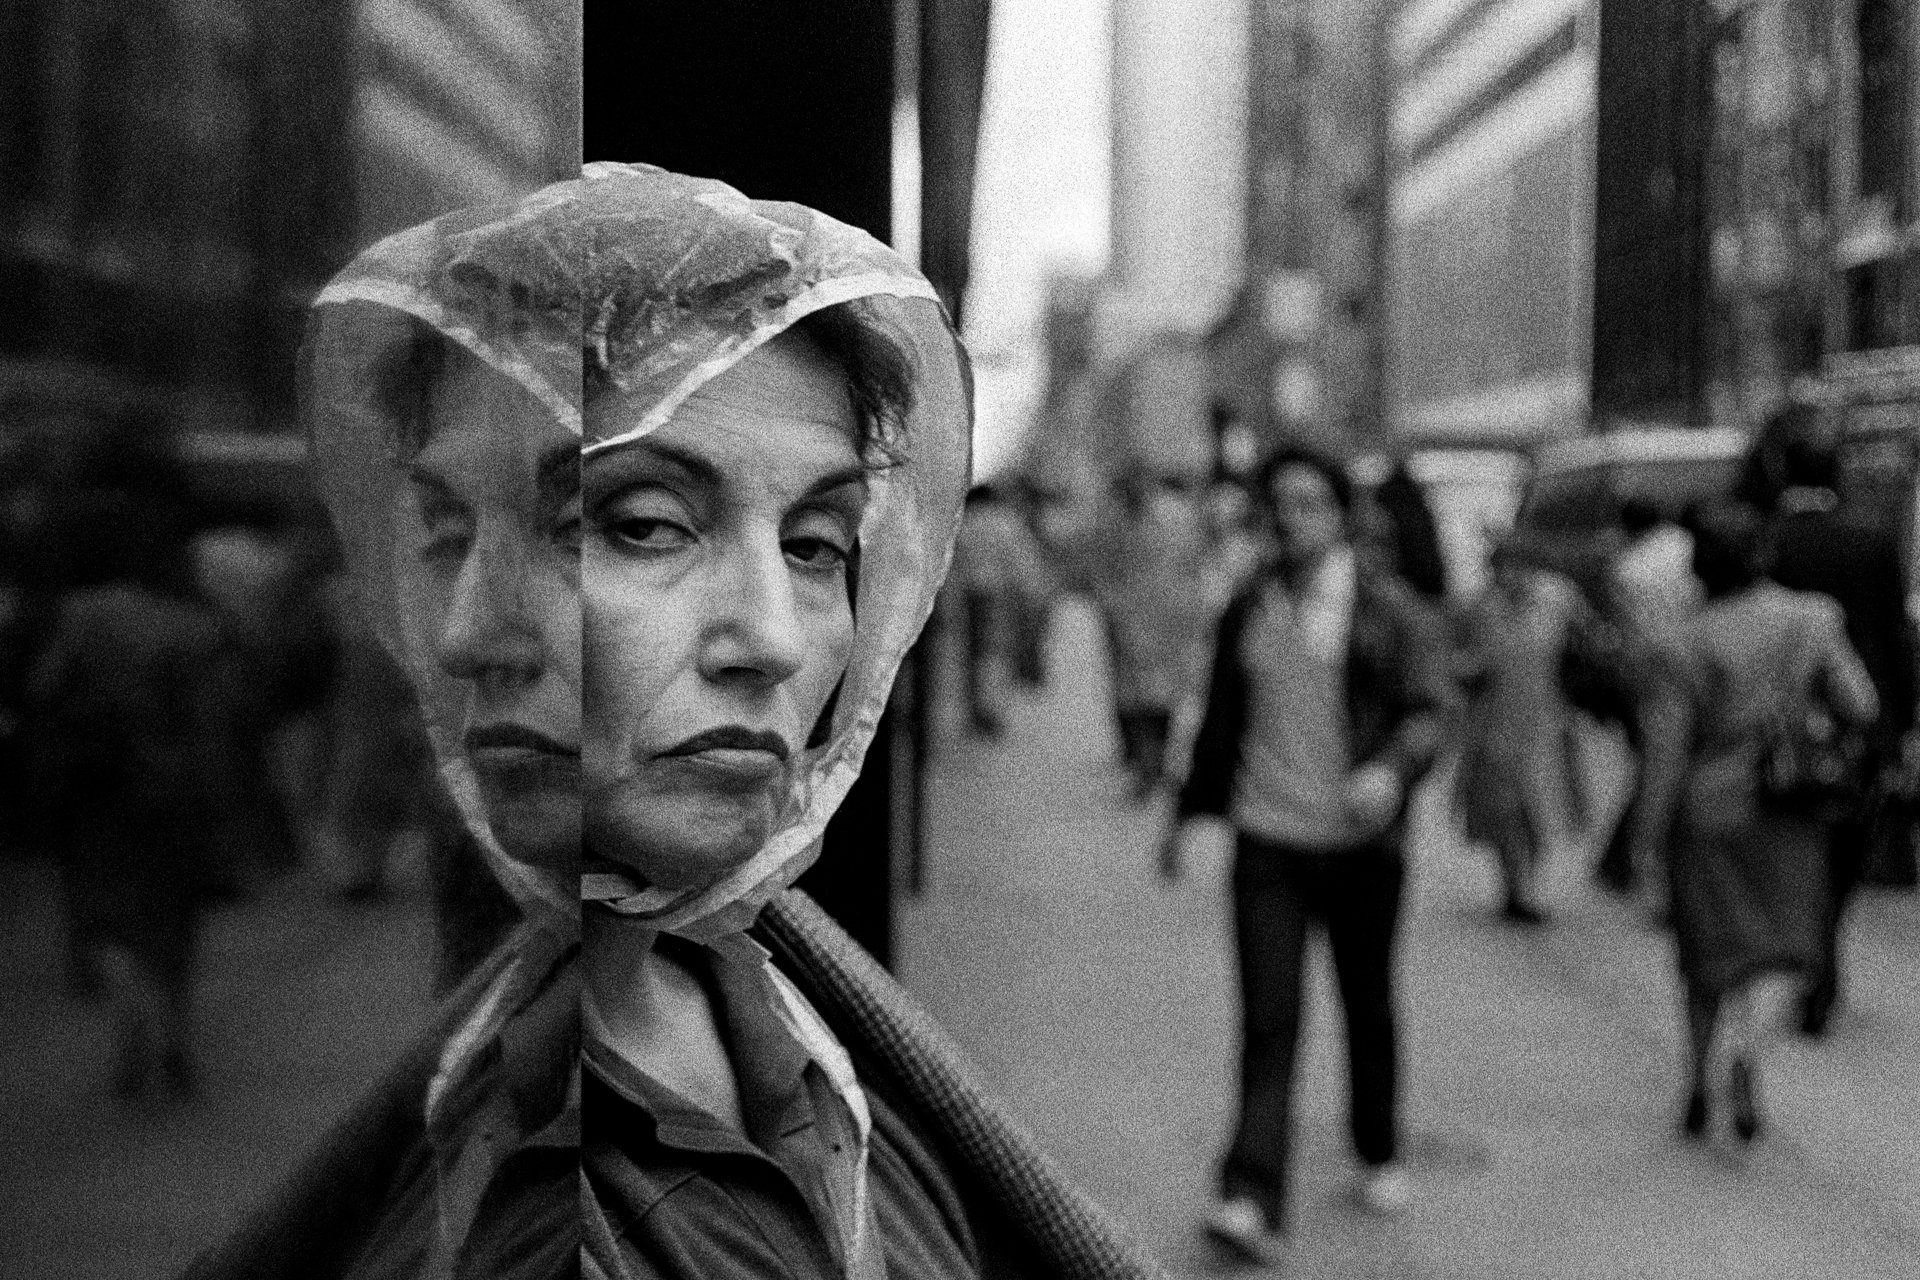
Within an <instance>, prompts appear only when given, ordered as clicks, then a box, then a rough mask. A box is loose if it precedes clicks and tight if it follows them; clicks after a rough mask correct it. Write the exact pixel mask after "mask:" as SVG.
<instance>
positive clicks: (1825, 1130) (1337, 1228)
mask: <svg viewBox="0 0 1920 1280" xmlns="http://www.w3.org/2000/svg"><path fill="white" fill-rule="evenodd" d="M1062 621H1063V625H1062V627H1061V628H1060V629H1059V630H1058V631H1057V633H1056V636H1055V652H1054V655H1053V656H1054V663H1053V667H1052V670H1053V671H1054V672H1055V673H1056V675H1057V679H1056V683H1055V685H1054V687H1053V688H1052V689H1050V690H1048V691H1047V692H1046V693H1045V694H1044V695H1043V696H1042V697H1041V698H1040V699H1038V700H1035V701H1031V702H1028V703H1026V704H1024V705H1020V706H1018V707H1017V708H1016V710H1015V714H1014V715H1013V716H1012V717H1011V718H1010V722H1009V733H1008V737H1007V738H1006V739H1005V740H1004V741H1003V742H1000V743H992V744H988V743H982V742H977V741H970V740H966V739H962V738H957V737H953V736H946V737H943V738H942V739H941V740H940V743H939V747H938V751H939V755H938V756H937V758H936V763H935V768H934V779H933V786H932V794H931V802H930V803H931V811H930V826H931V837H930V840H929V848H928V892H927V894H926V896H925V897H923V898H921V899H919V900H916V901H911V902H908V903H907V904H905V906H904V908H903V910H902V915H901V920H900V928H899V936H900V939H901V958H900V964H901V970H902V974H903V976H904V977H905V979H906V981H907V982H908V984H909V985H910V986H911V987H913V988H914V989H916V990H917V991H918V992H920V993H921V994H922V995H923V996H924V998H925V999H926V1000H927V1002H928V1003H929V1005H930V1006H931V1007H932V1009H933V1011H934V1012H935V1014H936V1016H938V1017H940V1018H941V1019H942V1020H943V1021H944V1022H945V1023H946V1025H947V1026H948V1027H949V1028H950V1029H952V1031H953V1032H954V1034H955V1036H956V1037H957V1038H958V1039H959V1040H960V1042H961V1043H962V1044H964V1045H965V1046H967V1047H968V1048H969V1050H970V1051H971V1052H972V1053H973V1054H974V1055H975V1056H976V1058H977V1059H978V1061H979V1062H980V1065H981V1066H982V1068H983V1070H984V1072H985V1073H986V1075H987V1076H988V1077H989V1078H990V1079H991V1080H992V1082H993V1083H994V1084H996V1085H997V1086H998V1087H999V1088H1000V1089H1001V1090H1002V1091H1003V1093H1004V1094H1005V1096H1006V1097H1007V1099H1008V1100H1009V1101H1010V1102H1011V1103H1012V1105H1013V1107H1014V1109H1015V1111H1016V1113H1018V1114H1020V1115H1022V1116H1024V1117H1025V1118H1027V1119H1028V1121H1029V1122H1030V1123H1031V1124H1032V1125H1033V1127H1034V1128H1035V1130H1036V1131H1037V1132H1038V1133H1039V1135H1040V1136H1041V1138H1042V1140H1043V1141H1044V1142H1045V1143H1046V1144H1047V1145H1048V1146H1049V1147H1050V1148H1051V1149H1052V1150H1053V1151H1054V1152H1055V1153H1056V1154H1057V1156H1058V1157H1059V1159H1060V1160H1061V1162H1062V1163H1063V1165H1064V1166H1065V1167H1066V1168H1067V1169H1068V1170H1069V1171H1070V1172H1071V1173H1072V1174H1073V1175H1074V1176H1075V1177H1077V1178H1078V1179H1079V1180H1080V1181H1081V1182H1082V1183H1083V1184H1084V1185H1085V1186H1087V1187H1088V1188H1089V1189H1090V1190H1091V1191H1092V1192H1093V1193H1094V1194H1095V1195H1096V1196H1097V1197H1098V1198H1099V1199H1100V1200H1102V1201H1103V1202H1104V1203H1105V1204H1107V1205H1108V1206H1109V1207H1111V1208H1112V1209H1114V1210H1115V1211H1116V1212H1118V1213H1119V1214H1120V1215H1121V1216H1122V1217H1123V1218H1124V1219H1125V1220H1127V1221H1128V1222H1129V1223H1130V1225H1131V1226H1132V1227H1133V1228H1134V1229H1135V1230H1136V1231H1137V1232H1138V1233H1139V1234H1140V1235H1141V1236H1142V1237H1143V1239H1144V1240H1145V1241H1146V1242H1147V1243H1148V1244H1149V1245H1150V1246H1151V1247H1152V1248H1153V1249H1154V1250H1155V1251H1157V1252H1158V1254H1159V1255H1160V1256H1161V1257H1162V1258H1163V1259H1164V1260H1165V1261H1166V1262H1167V1263H1168V1264H1169V1265H1171V1266H1172V1267H1173V1268H1174V1269H1175V1270H1176V1271H1177V1272H1179V1273H1180V1274H1183V1275H1205V1274H1214V1273H1216V1271H1217V1270H1218V1269H1219V1264H1218V1260H1217V1259H1216V1255H1215V1254H1214V1252H1213V1249H1212V1247H1211V1246H1210V1245H1208V1244H1207V1243H1206V1242H1205V1241H1204V1240H1203V1239H1202V1238H1201V1237H1200V1236H1199V1234H1198V1232H1197V1231H1196V1230H1195V1228H1194V1225H1193V1224H1194V1223H1195V1221H1196V1220H1197V1218H1198V1217H1199V1215H1200V1214H1201V1213H1202V1212H1203V1211H1204V1209H1205V1207H1206V1205H1207V1204H1208V1202H1209V1197H1210V1194H1211V1191H1212V1181H1213V1173H1214V1162H1215V1160H1216V1159H1217V1155H1218V1152H1219V1150H1220V1148H1221V1146H1222V1144H1223V1142H1224V1139H1225V1135H1226V1132H1227V1128H1228V1126H1229V1125H1230V1123H1231V1120H1232V1117H1231V1114H1230V1108H1231V1097H1232V1089H1233V1055H1234V1053H1235V1039H1234V1020H1235V1016H1236V1015H1235V1010H1234V1007H1233V999H1234V995H1233V988H1232V979H1231V973H1230V967H1229V966H1230V954H1229V951H1228V937H1227V917H1226V905H1227V898H1226V888H1225V884H1224V875H1225V870H1226V868H1225V863H1224V859H1223V858H1214V859H1211V860H1210V861H1209V862H1208V863H1207V864H1206V865H1201V866H1194V867H1191V868H1189V870H1188V874H1187V875H1186V877H1185V878H1184V879H1183V880H1181V881H1180V882H1178V883H1176V884H1172V885H1169V884H1166V883H1165V882H1163V881H1161V880H1159V879H1158V877H1157V876H1156V874H1155V870H1154V849H1155V847H1156V845H1157V841H1158V839H1159V834H1160V831H1161V829H1162V823H1164V821H1165V811H1164V808H1155V809H1152V810H1148V809H1135V808H1132V807H1130V806H1129V805H1128V804H1127V803H1126V801H1125V799H1124V798H1123V788H1122V785H1121V782H1120V780H1119V777H1118V774H1117V771H1115V770H1114V769H1113V768H1112V767H1111V766H1110V765H1109V764H1108V761H1109V760H1111V758H1112V733H1111V730H1110V729H1109V728H1108V726H1107V725H1106V723H1105V719H1104V715H1103V714H1102V712H1101V710H1100V707H1101V705H1102V703H1101V700H1100V699H1101V696H1102V695H1101V681H1102V680H1103V679H1104V674H1103V672H1102V670H1101V660H1100V658H1099V650H1098V646H1097V644H1096V642H1095V631H1094V627H1093V623H1092V619H1091V617H1090V616H1089V615H1088V614H1087V613H1086V612H1085V611H1084V609H1082V608H1080V607H1078V606H1075V607H1073V608H1071V609H1070V610H1068V611H1067V615H1066V616H1065V617H1064V618H1063V620H1062ZM1433 800H1434V797H1433V796H1428V797H1427V798H1426V801H1425V803H1426V804H1427V805H1428V807H1429V808H1431V807H1432V803H1433ZM1418 830H1419V834H1418V836H1417V838H1416V841H1415V847H1414V849H1413V851H1412V853H1413V875H1412V880H1411V890H1410V895H1409V901H1408V914H1407V925H1406V929H1405V933H1404V938H1403V943H1402V951H1401V956H1400V971H1401V975H1402V1004H1403V1009H1404V1011H1405V1027H1406V1040H1407V1044H1406V1050H1405V1052H1406V1058H1407V1063H1408V1068H1407V1083H1406V1089H1407V1094H1406V1113H1405V1114H1406V1126H1407V1131H1408V1159H1409V1164H1410V1166H1411V1169H1412V1171H1413V1173H1414V1176H1415V1178H1416V1181H1417V1183H1418V1187H1419V1196H1418V1199H1417V1200H1416V1202H1415V1203H1414V1204H1413V1205H1412V1206H1411V1207H1410V1208H1409V1209H1408V1211H1407V1212H1406V1213H1405V1214H1403V1215H1402V1216H1401V1217H1399V1218H1397V1219H1395V1220H1392V1221H1388V1222H1382V1221H1379V1220H1376V1219H1372V1218H1368V1217H1365V1216H1363V1215H1361V1214H1359V1213H1357V1212H1355V1211H1354V1210H1353V1209H1352V1208H1351V1207H1350V1206H1349V1204H1348V1203H1347V1201H1346V1195H1345V1193H1346V1185H1347V1183H1346V1179H1347V1177H1348V1174H1349V1170H1350V1165H1349V1163H1348V1158H1347V1156H1346V1154H1345V1133H1344V1129H1345V1126H1344V1119H1343V1115H1344V1090H1345V1084H1344V1078H1345V1072H1344V1068H1343V1067H1342V1065H1341V1062H1342V1059H1341V1040H1340V1036H1339V1031H1338V1006H1337V1004H1336V1003H1334V1002H1333V1001H1332V999H1331V987H1330V983H1329V982H1328V980H1327V976H1326V974H1325V973H1324V971H1322V972H1320V973H1318V974H1317V975H1316V980H1315V982H1314V983H1313V988H1312V994H1311V997H1310V1011H1309V1014H1308V1017H1309V1031H1308V1044H1307V1046H1306V1051H1305V1053H1304V1054H1303V1061H1302V1066H1301V1078H1300V1085H1299V1088H1300V1105H1299V1116H1300V1121H1299V1123H1300V1129H1299V1133H1298V1139H1297V1143H1296V1157H1295V1161H1296V1170H1297V1179H1296V1187H1295V1192H1294V1213H1295V1222H1294V1229H1295V1239H1296V1244H1295V1255H1294V1257H1293V1259H1292V1262H1291V1265H1290V1266H1289V1267H1288V1268H1287V1269H1286V1274H1287V1275H1289V1276H1292V1277H1300V1278H1302V1280H1305V1278H1307V1277H1371V1276H1381V1277H1387V1276H1392V1277H1449V1278H1453V1277H1458V1278H1459V1280H1495V1278H1499V1277H1512V1278H1513V1280H1548V1278H1551V1277H1616V1276H1619V1277H1664V1276H1685V1277H1693V1276H1701V1277H1729V1278H1731V1277H1754V1278H1755V1280H1760V1278H1763V1277H1764V1278H1766V1280H1774V1278H1776V1277H1795V1278H1796V1280H1797V1278H1799V1277H1831V1278H1832V1280H1842V1278H1843V1277H1844V1278H1846V1280H1873V1278H1878V1277H1887V1278H1889V1280H1891V1278H1893V1277H1902V1278H1909V1280H1910V1278H1911V1277H1913V1276H1915V1275H1916V1274H1920V1266H1917V1265H1916V1264H1915V1263H1914V1261H1913V1259H1915V1258H1920V1107H1916V1106H1915V1105H1914V1102H1913V1099H1914V1098H1915V1097H1916V1096H1920V901H1916V900H1915V899H1914V898H1913V897H1912V896H1907V897H1880V898H1874V899H1869V900H1868V901H1866V902H1864V903H1863V904H1862V909H1861V911H1860V912H1859V915H1858V917H1857V918H1856V921H1855V924H1854V928H1853V931H1852V935H1851V943H1852V954H1853V961H1854V968H1853V975H1854V1001H1853V1005H1852V1006H1851V1007H1850V1008H1849V1010H1848V1011H1847V1013H1846V1014H1845V1016H1844V1017H1843V1018H1841V1019H1840V1020H1838V1021H1837V1023H1836V1027H1835V1031H1834V1034H1833V1036H1832V1038H1831V1039H1830V1040H1829V1041H1827V1042H1825V1043H1822V1044H1818V1045H1810V1044H1801V1043H1795V1044H1793V1045H1791V1046H1790V1047H1788V1048H1787V1049H1785V1050H1784V1051H1782V1052H1781V1053H1780V1054H1779V1055H1777V1057H1776V1059H1775V1060H1774V1061H1773V1062H1772V1063H1770V1064H1769V1066H1770V1067H1771V1070H1770V1071H1769V1072H1768V1074H1767V1075H1766V1077H1765V1081H1764V1088H1765V1091H1766V1095H1767V1097H1766V1102H1767V1104H1768V1106H1769V1112H1768V1114H1769V1118H1770V1120H1771V1122H1772V1131H1771V1133H1770V1134H1769V1136H1768V1137H1767V1138H1765V1139H1763V1141H1762V1142H1761V1143H1759V1144H1758V1145H1757V1147H1756V1149H1755V1150H1754V1151H1753V1152H1751V1153H1750V1154H1749V1155H1747V1156H1745V1157H1742V1156H1740V1155H1737V1154H1736V1153H1733V1152H1731V1151H1727V1150H1725V1149H1723V1148H1721V1147H1719V1146H1714V1147H1689V1146H1687V1145H1685V1144H1683V1143H1682V1142H1680V1141H1679V1140H1678V1139H1677V1138H1675V1137H1674V1136H1673V1129H1674V1124H1675V1120H1676V1117H1677V1108H1678V1104H1679V1091H1680V1084H1679V1069H1680V1053H1681V1049H1680V1040H1679V1028H1678V1025H1677V1022H1678V1013H1677V997H1676V995H1675V991H1674V983H1673V978H1672V976H1671V972H1670V968H1669V962H1668V957H1667V950H1666V947H1667V943H1666V939H1665V938H1664V936H1663V935H1660V934H1658V933H1655V932H1654V931H1652V930H1651V929H1649V928H1647V927H1646V926H1645V925H1643V924H1642V923H1640V922H1639V920H1638V919H1637V917H1636V916H1635V915H1634V914H1633V913H1632V912H1631V911H1630V910H1629V909H1628V908H1627V907H1625V906H1624V905H1622V904H1620V903H1618V902H1616V901H1614V900H1612V899H1609V898H1606V897H1604V896H1602V895H1599V894H1597V893H1594V892H1592V891H1590V890H1588V889H1587V887H1586V883H1585V879H1584V875H1583V874H1582V869H1581V868H1580V867H1578V866H1575V865H1572V863H1571V860H1563V863H1564V865H1560V866H1557V867H1556V868H1555V869H1554V871H1555V875H1554V877H1553V879H1552V881H1551V883H1550V886H1549V889H1550V892H1551V894H1552V896H1553V901H1552V906H1553V908H1554V910H1555V922H1554V924H1553V925H1552V926H1551V927H1550V928H1548V929H1546V930H1543V931H1540V932H1536V933H1530V934H1523V933H1517V932H1515V931H1513V930H1511V929H1508V928H1506V927H1504V926H1502V925H1500V924H1499V923H1497V922H1496V921H1495V919H1494V918H1493V914H1492V909H1491V908H1492V905H1493V903H1494V902H1495V897H1494V872H1493V869H1492V867H1491V866H1490V865H1488V863H1487V861H1486V860H1485V859H1483V858H1481V857H1479V856H1476V855H1475V854H1473V853H1471V852H1470V851H1467V850H1464V849H1462V848H1460V847H1459V846H1458V843H1457V841H1455V840H1454V839H1452V838H1451V836H1450V835H1449V834H1448V832H1447V830H1446V824H1444V823H1443V822H1438V821H1435V820H1433V818H1432V816H1431V815H1429V816H1427V817H1426V818H1424V819H1423V821H1422V822H1421V823H1420V825H1419V829H1418Z"/></svg>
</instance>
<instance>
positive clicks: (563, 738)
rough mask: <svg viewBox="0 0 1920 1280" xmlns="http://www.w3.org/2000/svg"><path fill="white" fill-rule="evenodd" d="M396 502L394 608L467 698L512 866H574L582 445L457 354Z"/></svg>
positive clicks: (520, 394)
mask: <svg viewBox="0 0 1920 1280" xmlns="http://www.w3.org/2000/svg"><path fill="white" fill-rule="evenodd" d="M427 413H428V424H427V425H428V435H427V443H426V444H425V446H424V447H423V448H422V449H421V450H420V452H419V453H418V454H417V455H416V456H415V458H414V459H413V461H412V463H411V465H410V467H409V471H408V486H407V492H406V495H405V498H404V500H403V501H402V502H401V504H400V507H401V509H400V511H399V512H398V513H397V514H398V519H399V523H400V532H401V538H400V547H401V562H400V564H401V569H400V571H401V575H402V590H401V592H400V598H401V602H402V604H401V607H402V612H403V615H404V617H405V625H406V628H407V632H408V634H409V635H410V636H413V637H416V639H417V642H419V643H422V644H423V645H425V646H427V647H430V649H431V652H432V654H433V657H434V659H435V661H436V662H437V663H438V664H439V666H440V668H441V670H442V671H444V672H445V673H446V674H447V675H448V676H451V677H452V678H453V679H455V680H456V681H458V682H460V684H461V686H462V687H463V688H464V690H465V692H466V695H467V696H466V701H465V706H464V712H463V716H462V723H461V725H460V729H459V732H460V735H461V738H460V746H461V752H462V755H463V757H464V759H465V760H466V762H467V763H468V764H469V765H471V766H472V768H473V772H474V775H475V777H476V778H478V780H479V783H480V793H481V798H482V800H483V801H484V803H485V805H486V810H487V816H488V819H489V821H490V822H491V824H492V827H493V830H494V834H495V835H496V836H497V837H498V838H499V840H500V843H501V845H502V846H503V847H504V848H505V849H506V850H507V852H509V853H510V854H512V855H514V856H515V857H517V858H520V859H522V860H524V861H527V862H531V863H534V864H536V865H538V866H542V867H545V868H549V869H552V870H558V871H571V870H573V869H574V868H576V867H577V866H578V864H579V857H580V825H581V824H580V688H581V685H580V441H579V437H578V436H576V435H574V434H573V433H572V432H570V431H568V430H567V429H566V428H564V427H562V426H561V425H559V424H558V423H556V422H554V421H553V418H552V416H551V415H550V414H549V413H547V412H546V411H545V410H543V409H542V408H541V407H540V406H539V404H538V403H537V402H536V401H535V400H534V399H533V398H532V397H531V396H530V395H528V394H527V392H526V391H525V390H524V389H522V388H521V387H520V386H519V385H518V384H517V383H515V382H513V381H512V380H511V379H509V378H506V377H503V376H502V375H500V374H498V373H495V372H494V371H493V370H491V369H489V368H487V367H486V366H485V365H484V364H482V363H481V362H480V361H478V360H476V359H474V358H473V357H472V356H469V355H467V354H466V353H465V352H459V353H457V354H455V355H453V356H452V357H450V363H449V364H448V366H447V368H446V370H445V372H444V374H443V376H442V377H441V379H440V380H439V381H438V382H436V384H435V386H434V389H433V394H432V396H431V397H430V404H429V407H428V410H427Z"/></svg>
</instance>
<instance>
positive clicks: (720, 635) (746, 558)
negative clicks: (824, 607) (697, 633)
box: [701, 541, 806, 685]
mask: <svg viewBox="0 0 1920 1280" xmlns="http://www.w3.org/2000/svg"><path fill="white" fill-rule="evenodd" d="M714 586H715V588H716V590H715V593H714V594H715V598H714V599H712V600H710V601H708V602H707V605H708V609H709V617H710V618H711V619H712V624H711V626H710V627H709V630H708V638H707V642H706V644H705V645H704V646H703V651H702V654H701V659H702V668H703V673H704V674H705V675H706V676H707V678H708V679H710V680H742V679H744V680H749V681H752V682H755V683H764V684H767V685H777V684H779V683H781V682H782V681H784V680H787V679H789V678H791V677H792V676H793V675H794V674H795V673H796V672H798V671H799V670H800V668H801V666H802V664H803V663H804V662H805V660H806V636H805V629H804V624H803V621H802V618H801V602H800V600H799V597H798V595H797V594H796V592H795V590H794V586H795V584H794V581H793V573H792V570H791V569H790V568H789V567H788V565H787V557H786V552H785V551H783V550H782V549H781V548H780V546H779V544H778V542H777V541H775V542H773V543H772V545H771V546H753V547H740V548H738V549H736V550H735V551H734V552H733V553H732V554H730V555H728V556H727V558H726V565H725V569H724V571H723V572H722V573H720V574H719V575H717V576H716V579H715V580H714Z"/></svg>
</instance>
